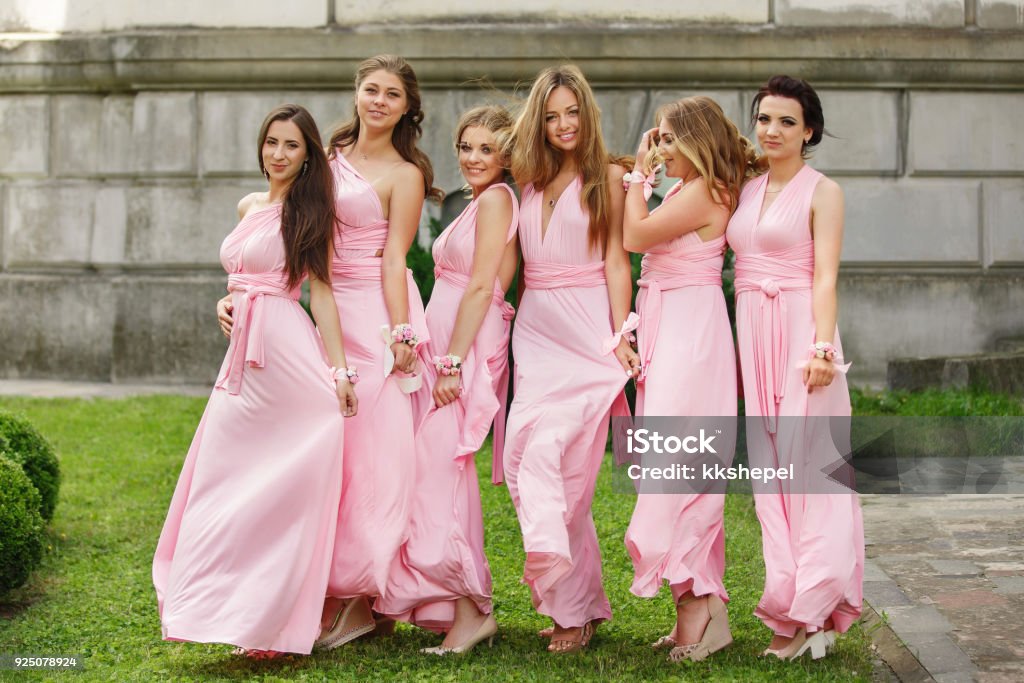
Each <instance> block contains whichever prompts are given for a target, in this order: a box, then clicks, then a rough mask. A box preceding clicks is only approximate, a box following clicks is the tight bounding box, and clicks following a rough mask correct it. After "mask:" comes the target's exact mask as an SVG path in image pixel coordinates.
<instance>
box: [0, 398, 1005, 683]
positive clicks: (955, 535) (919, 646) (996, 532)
mask: <svg viewBox="0 0 1024 683" xmlns="http://www.w3.org/2000/svg"><path fill="white" fill-rule="evenodd" d="M209 393H210V387H209V386H199V385H154V384H109V383H99V382H59V381H52V380H0V395H22V396H35V397H88V398H123V397H126V396H138V395H144V394H187V395H191V396H205V395H207V394H209ZM861 501H862V504H863V507H864V531H865V537H866V543H867V548H866V555H867V561H866V566H865V574H864V598H865V601H866V604H865V622H866V624H867V629H868V630H869V632H871V633H872V639H873V640H874V642H875V645H876V649H877V651H878V653H879V654H880V655H881V656H882V657H883V658H884V659H885V661H886V664H888V665H889V667H890V668H891V669H892V670H893V672H894V673H895V674H896V676H898V677H899V678H900V680H901V681H904V683H906V682H908V681H912V682H914V683H916V682H917V681H932V680H934V681H938V682H939V683H947V682H948V683H959V682H960V681H965V682H967V681H979V682H980V683H1001V682H1003V681H1005V682H1007V683H1009V682H1010V681H1013V682H1016V681H1022V680H1024V494H972V495H938V496H922V495H878V494H876V495H864V496H861ZM875 677H876V679H884V678H886V677H887V676H886V672H879V671H876V674H875Z"/></svg>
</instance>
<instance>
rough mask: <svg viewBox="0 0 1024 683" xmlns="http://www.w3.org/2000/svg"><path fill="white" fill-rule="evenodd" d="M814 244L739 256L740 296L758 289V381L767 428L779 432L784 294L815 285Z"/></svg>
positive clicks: (786, 341)
mask: <svg viewBox="0 0 1024 683" xmlns="http://www.w3.org/2000/svg"><path fill="white" fill-rule="evenodd" d="M813 281H814V243H813V242H805V243H803V244H800V245H797V246H795V247H791V248H789V249H783V250H779V251H774V252H767V253H763V254H747V255H740V254H737V255H736V294H737V296H738V295H739V294H743V293H755V294H756V293H759V294H760V302H759V305H758V309H757V314H756V315H757V320H756V322H755V323H754V329H753V330H752V332H751V337H752V338H753V341H754V380H755V382H756V385H757V401H758V404H759V405H760V408H761V414H762V415H763V416H765V418H766V421H765V424H766V427H767V428H768V432H769V433H771V434H774V433H775V430H776V426H777V418H778V416H779V403H780V402H781V401H782V398H783V396H784V394H785V379H786V369H787V367H788V363H789V352H788V348H789V339H788V335H789V325H788V320H787V318H786V297H784V296H779V294H780V293H783V292H790V291H799V290H807V289H811V287H812V285H813Z"/></svg>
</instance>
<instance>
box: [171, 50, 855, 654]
mask: <svg viewBox="0 0 1024 683" xmlns="http://www.w3.org/2000/svg"><path fill="white" fill-rule="evenodd" d="M752 114H753V120H754V128H755V131H756V136H757V141H758V143H759V145H760V147H761V150H762V152H763V154H762V155H761V156H760V157H758V156H757V155H756V154H755V153H754V150H753V147H752V146H751V145H750V143H748V142H747V141H746V140H745V139H744V138H743V137H742V136H741V135H740V134H739V132H738V131H737V129H736V127H735V126H734V125H733V124H732V123H731V122H730V121H729V120H728V119H727V118H726V117H725V115H724V114H723V112H722V110H721V108H720V107H719V106H718V105H717V104H716V103H715V102H714V101H713V100H711V99H709V98H706V97H691V98H686V99H684V100H680V101H678V102H673V103H670V104H667V105H665V106H664V107H662V108H661V109H660V110H659V111H658V113H657V117H656V121H655V123H656V125H657V127H656V128H652V129H651V130H649V131H647V132H646V133H645V134H644V135H643V139H642V141H641V143H640V146H639V148H638V149H637V153H636V157H635V159H633V158H627V157H614V156H612V155H611V154H610V153H609V151H608V150H607V149H606V147H605V144H604V141H603V138H602V134H601V125H600V113H599V109H598V107H597V104H596V102H595V99H594V95H593V92H592V91H591V88H590V86H589V85H588V83H587V82H586V80H585V78H584V76H583V74H582V73H581V72H580V71H579V70H578V69H577V68H575V67H572V66H560V67H553V68H548V69H545V70H543V71H542V72H541V73H540V74H539V75H538V76H537V78H536V80H535V81H534V83H533V86H532V88H531V90H530V92H529V95H528V97H527V99H526V101H525V103H523V105H522V107H521V111H520V112H519V113H518V116H517V117H515V118H513V117H512V115H510V114H509V113H508V112H507V111H506V110H505V109H503V108H501V107H498V106H483V107H478V108H475V109H472V110H470V111H468V112H466V113H465V114H464V115H463V116H462V118H461V120H460V121H459V124H458V128H457V130H456V134H455V143H456V144H455V146H456V151H457V154H458V159H459V165H460V168H461V171H462V174H463V176H464V177H465V179H466V183H467V189H468V190H469V191H470V192H471V193H472V201H471V202H470V203H469V205H468V206H467V207H466V209H465V210H464V211H463V212H462V213H461V214H460V215H459V216H458V218H456V219H455V220H454V221H453V222H452V223H451V225H449V226H448V227H447V228H446V229H445V230H444V232H443V233H442V234H441V235H440V236H439V237H438V238H437V240H436V241H435V242H434V245H433V257H434V263H435V275H436V284H435V286H434V290H433V292H432V294H431V297H430V302H429V305H428V306H427V308H426V311H424V310H423V306H422V303H421V300H420V298H419V295H418V293H417V290H416V287H415V286H414V283H413V281H412V278H411V274H410V273H409V271H408V270H407V269H406V265H405V256H406V252H407V251H408V249H409V247H410V245H411V243H412V240H413V239H414V238H415V236H416V232H417V226H418V223H419V217H420V215H421V211H422V206H423V202H424V200H425V199H428V198H438V197H439V196H440V192H439V191H438V190H436V189H435V188H434V187H433V173H432V170H431V165H430V162H429V160H428V159H427V157H426V156H425V155H424V154H423V153H422V152H421V151H420V150H419V149H418V147H417V140H418V138H419V136H420V134H421V129H420V124H421V122H422V120H423V111H422V109H421V104H420V93H419V88H418V84H417V82H416V78H415V75H414V73H413V70H412V68H411V67H410V66H409V65H408V63H406V62H405V61H404V60H403V59H401V58H400V57H396V56H392V55H381V56H377V57H373V58H371V59H368V60H366V61H365V62H363V63H362V64H361V65H360V67H359V69H358V71H357V74H356V93H355V110H354V113H353V116H352V119H351V121H350V122H349V123H347V124H345V125H344V126H342V127H341V128H339V129H338V130H336V131H334V132H333V134H332V135H331V137H330V144H329V146H328V148H327V150H326V151H325V150H324V149H323V148H322V147H321V143H320V140H321V138H320V135H319V132H318V131H317V128H316V125H315V123H314V122H313V119H312V118H311V117H310V115H309V114H308V112H306V111H305V110H304V109H303V108H301V107H298V106H295V105H285V106H282V107H280V108H278V109H276V110H274V111H273V112H271V113H270V115H269V116H268V117H267V119H266V121H265V122H264V125H263V127H262V129H261V131H260V135H259V143H258V149H257V158H258V161H259V167H260V169H261V171H262V172H263V173H264V175H265V177H266V178H267V180H268V183H269V188H268V191H267V192H262V193H254V194H252V195H249V196H247V197H245V198H244V199H243V200H242V201H241V202H240V203H239V206H238V211H239V217H240V222H239V224H238V226H237V227H236V228H235V230H234V231H233V232H232V233H231V234H230V235H228V237H227V238H226V239H225V241H224V243H223V245H222V247H221V261H222V263H223V265H224V267H225V269H226V270H227V272H228V291H229V294H228V296H227V297H225V298H224V299H223V300H222V301H221V302H220V303H219V304H218V316H219V318H220V322H221V326H222V330H223V331H224V332H225V334H226V335H228V336H229V338H230V344H229V347H228V351H227V355H226V357H225V359H224V363H223V365H222V368H221V372H220V375H219V377H218V380H217V383H216V387H215V389H214V391H213V393H212V395H211V398H210V401H209V403H208V404H207V407H206V411H205V413H204V415H203V418H202V421H201V422H200V425H199V428H198V429H197V431H196V435H195V438H194V440H193V442H192V446H191V448H190V449H189V452H188V455H187V457H186V460H185V464H184V467H183V470H182V473H181V476H180V479H179V481H178V485H177V488H176V490H175V492H174V496H173V499H172V501H171V505H170V511H169V513H168V516H167V520H166V522H165V525H164V528H163V532H162V534H161V536H160V540H159V544H158V547H157V550H156V557H155V560H154V566H153V578H154V583H155V586H156V590H157V597H158V601H159V606H160V613H161V619H162V624H163V635H164V637H165V638H166V639H169V640H188V641H201V642H225V643H231V644H234V645H236V646H238V650H236V652H237V653H238V654H239V655H242V656H248V657H254V658H262V657H272V656H276V655H277V654H279V653H282V652H294V653H309V652H310V651H311V650H312V649H313V648H314V647H316V648H326V649H329V648H334V647H338V646H340V645H343V644H344V643H347V642H350V641H352V640H354V639H356V638H359V637H361V636H364V635H368V634H372V633H378V634H379V633H387V632H389V631H390V630H391V629H393V627H394V622H395V620H401V621H406V622H409V623H412V624H415V625H417V626H419V627H422V628H425V629H429V630H432V631H436V632H439V633H444V634H445V637H444V640H443V641H442V642H441V643H440V644H439V645H438V646H437V647H432V648H427V649H426V650H424V652H426V653H429V654H446V653H461V652H466V651H468V650H469V649H471V648H472V647H473V646H475V645H476V644H478V643H479V642H481V641H483V640H488V641H489V640H490V639H492V638H493V637H494V635H495V633H496V632H497V630H498V625H497V622H496V621H495V618H494V615H493V610H492V603H491V575H490V570H489V567H488V563H487V558H486V556H485V554H484V525H483V513H482V510H481V502H480V492H479V488H478V483H477V473H476V469H475V463H474V455H475V454H476V452H477V451H478V450H479V449H480V448H481V446H482V444H483V443H484V440H485V438H486V436H487V434H488V433H489V431H490V429H491V426H492V424H493V426H494V438H493V452H494V463H493V479H494V481H495V483H499V482H502V481H504V482H505V483H506V484H507V486H508V490H509V493H510V494H511V496H512V501H513V503H514V505H515V509H516V512H517V515H518V518H519V523H520V527H521V529H522V536H523V547H524V550H525V553H526V563H525V568H524V575H523V580H524V582H525V583H526V584H528V585H529V587H530V591H531V596H532V600H533V604H534V607H535V608H536V610H537V612H538V613H540V614H543V615H545V616H547V617H549V618H550V619H551V621H552V625H551V627H550V628H547V629H544V630H543V631H541V635H542V636H543V637H546V638H548V639H549V644H548V646H547V647H548V650H550V651H551V652H553V653H567V652H572V651H575V650H579V649H581V648H584V647H586V646H587V644H588V643H589V641H590V639H591V637H592V635H593V633H594V628H595V627H596V626H597V624H599V623H600V622H602V621H604V620H607V619H609V618H611V607H610V605H609V602H608V599H607V597H606V596H605V593H604V590H603V587H602V577H601V556H600V551H599V548H598V541H597V535H596V531H595V527H594V521H593V517H592V515H591V501H592V498H593V495H594V486H595V481H596V478H597V473H598V469H599V467H600V465H601V461H602V459H603V456H604V452H605V445H606V439H607V434H608V426H609V419H610V416H612V415H619V414H621V415H626V414H628V412H629V408H628V405H627V404H626V402H625V396H624V393H623V389H624V385H625V383H626V382H627V381H628V380H629V379H633V380H635V381H637V387H638V389H637V405H636V409H637V413H638V414H640V415H644V414H646V415H719V416H735V415H736V411H737V374H736V357H737V352H736V348H737V347H736V346H735V345H734V344H733V339H732V333H731V330H730V325H729V321H728V317H727V314H726V306H725V299H724V296H723V294H722V289H721V272H722V265H723V255H724V253H725V248H726V242H728V244H729V245H730V246H731V247H732V249H733V250H734V251H735V253H736V291H737V335H738V356H739V362H740V366H741V368H742V377H743V391H744V395H745V396H746V412H747V415H748V417H749V416H760V417H761V418H762V419H760V420H758V421H757V424H758V425H760V429H761V432H762V433H758V434H755V435H753V436H752V437H750V448H751V449H754V448H757V449H760V451H761V452H762V454H763V456H764V457H765V459H766V461H770V462H774V463H776V464H782V465H784V464H786V463H787V462H788V461H790V460H792V459H794V458H800V457H802V455H801V453H802V450H801V446H802V445H803V442H802V441H801V439H802V435H801V434H799V433H795V432H794V430H793V429H783V428H781V427H780V422H779V419H778V418H779V417H780V416H794V415H799V416H806V415H822V416H842V415H849V409H850V408H849V398H848V392H847V387H846V383H845V378H844V376H843V374H842V372H843V371H844V370H845V366H843V365H842V364H841V361H842V349H841V346H840V343H839V338H838V334H837V329H836V276H837V271H838V265H839V253H840V246H841V238H842V224H843V198H842V192H841V190H840V189H839V187H838V186H837V185H836V184H835V183H834V182H832V181H831V180H829V179H827V178H825V177H823V176H822V175H821V174H820V173H818V172H817V171H815V170H813V169H812V168H810V167H809V166H807V165H806V164H805V158H806V156H807V151H808V150H809V149H810V148H812V147H813V146H814V145H816V144H817V143H818V142H819V141H820V140H821V137H822V134H823V132H824V118H823V115H822V111H821V105H820V102H819V100H818V97H817V95H816V94H815V93H814V91H813V89H811V87H810V86H809V85H807V84H806V83H805V82H803V81H800V80H796V79H791V78H788V77H785V76H778V77H775V78H772V79H771V80H770V81H769V82H768V83H767V84H766V85H765V86H764V87H762V88H761V89H760V90H759V91H758V93H757V95H756V97H755V98H754V103H753V111H752ZM659 164H660V165H661V166H663V168H664V172H665V175H666V176H668V177H672V178H678V179H679V181H678V182H677V183H676V184H675V185H674V186H673V187H672V188H671V189H670V190H669V191H668V192H667V193H666V195H665V199H664V200H663V202H662V204H661V206H660V207H659V208H658V209H657V210H655V211H650V212H649V211H648V208H647V207H648V197H649V192H650V189H651V179H652V178H653V172H654V170H655V167H656V166H657V165H659ZM511 180H514V181H515V183H516V185H517V186H518V188H519V190H520V193H521V194H520V198H518V199H517V196H516V193H515V192H513V189H512V188H511V187H510V185H509V182H510V181H511ZM630 251H633V252H638V253H643V254H644V257H643V275H642V278H641V280H640V281H639V283H638V284H639V286H640V288H641V291H640V295H639V297H638V299H637V312H631V311H630V307H631V294H632V282H631V269H630V261H629V253H628V252H630ZM520 256H521V276H520V278H519V282H520V293H521V297H520V299H519V306H518V308H519V311H518V314H517V315H516V317H515V333H514V335H512V336H511V344H512V356H513V358H514V361H515V365H514V368H515V370H514V377H512V378H511V381H512V383H513V392H512V394H513V399H512V402H511V404H510V405H507V406H506V396H507V395H508V384H509V381H510V377H509V374H510V373H509V366H508V345H509V343H510V328H511V321H512V317H513V313H514V311H513V309H512V307H511V306H509V305H508V304H507V303H506V302H505V293H506V291H507V290H508V288H509V287H510V286H511V283H512V282H513V280H514V279H515V275H516V271H517V267H519V265H520ZM305 277H308V279H309V283H310V312H311V314H312V317H313V319H314V321H315V326H314V321H311V320H310V316H308V315H307V314H306V312H305V311H304V310H303V309H302V308H301V307H300V305H299V303H298V296H299V285H300V284H301V282H302V280H303V279H304V278H305ZM634 331H635V332H636V336H634ZM637 337H638V345H637V346H634V344H633V341H634V340H636V339H637ZM636 349H639V352H638V351H637V350H636ZM357 396H358V399H357ZM752 457H753V455H752ZM723 502H724V497H723V496H721V495H715V494H710V493H708V494H698V493H693V494H682V493H678V494H641V495H639V496H638V498H637V503H636V509H635V511H634V515H633V519H632V522H631V524H630V526H629V529H628V530H627V532H626V546H627V548H628V551H629V554H630V557H631V558H632V560H633V563H634V567H635V578H634V582H633V586H632V591H633V592H634V593H635V594H636V595H638V596H641V597H653V596H654V595H656V594H657V593H658V591H659V590H660V588H661V587H662V585H663V584H668V586H669V587H670V589H671V591H672V596H673V598H674V601H675V612H676V613H675V620H674V625H673V627H672V629H671V631H670V632H669V633H668V634H667V635H665V636H663V637H662V638H660V639H659V640H658V642H657V643H655V647H659V648H661V647H665V648H670V658H671V659H673V660H683V659H691V660H700V659H703V658H705V657H707V656H708V655H710V654H712V653H713V652H715V651H717V650H719V649H721V648H723V647H725V646H726V645H728V644H729V643H730V642H731V640H732V637H731V634H730V632H729V626H728V620H727V616H726V607H725V604H726V602H727V601H728V595H727V593H726V590H725V587H724V584H723V573H724V566H725V558H724V531H723V522H722V517H723ZM756 508H757V514H758V517H759V519H760V521H761V524H762V530H763V543H764V557H765V566H766V582H765V591H764V595H763V597H762V599H761V601H760V603H759V605H758V608H757V616H758V617H760V618H761V619H762V621H763V622H764V623H765V624H766V625H767V626H768V627H769V628H770V629H771V631H772V632H773V634H774V635H773V638H772V640H771V642H770V643H769V644H768V647H767V649H766V650H765V654H766V655H768V656H776V657H779V658H783V659H790V658H795V657H799V656H800V655H802V654H803V653H805V652H806V651H810V652H811V653H812V655H813V656H814V657H820V656H823V655H824V654H825V652H826V650H827V648H828V646H829V645H831V643H832V642H833V640H834V637H835V634H836V633H841V632H843V631H845V630H846V629H847V628H848V627H849V626H850V625H851V623H852V622H853V621H854V620H855V619H856V618H857V616H858V615H859V612H860V603H861V579H862V567H863V532H862V528H861V519H860V509H859V507H858V502H857V500H856V497H855V496H854V495H852V494H842V493H831V494H808V493H802V492H799V491H791V490H785V491H783V490H779V491H775V492H767V491H766V492H760V493H758V494H756Z"/></svg>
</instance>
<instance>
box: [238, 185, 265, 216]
mask: <svg viewBox="0 0 1024 683" xmlns="http://www.w3.org/2000/svg"><path fill="white" fill-rule="evenodd" d="M262 195H263V193H262V192H250V193H249V194H247V195H245V196H244V197H242V198H241V199H240V200H239V202H238V218H239V220H241V219H242V218H245V214H247V213H249V209H251V208H252V207H253V205H255V204H256V203H257V202H259V200H260V197H261V196H262Z"/></svg>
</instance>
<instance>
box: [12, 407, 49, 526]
mask: <svg viewBox="0 0 1024 683" xmlns="http://www.w3.org/2000/svg"><path fill="white" fill-rule="evenodd" d="M0 439H4V440H6V442H7V443H6V445H4V443H3V442H0V453H3V454H4V455H6V456H7V457H8V458H10V459H11V460H13V461H14V462H16V463H18V464H19V465H21V468H22V469H23V470H25V474H27V475H28V478H29V480H30V481H31V482H32V484H33V485H34V486H35V487H36V490H37V491H38V492H39V501H40V503H39V513H40V514H41V515H42V516H43V519H45V520H47V521H49V520H51V519H53V510H54V508H56V507H57V491H58V490H59V489H60V463H59V462H58V461H57V456H56V455H55V454H54V452H53V447H52V446H50V443H49V442H48V441H47V440H46V439H45V438H43V435H42V434H40V433H39V432H38V431H37V430H36V428H35V427H33V426H32V423H31V422H29V421H28V420H26V419H25V418H23V417H19V416H17V415H14V414H12V413H7V412H0Z"/></svg>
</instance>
